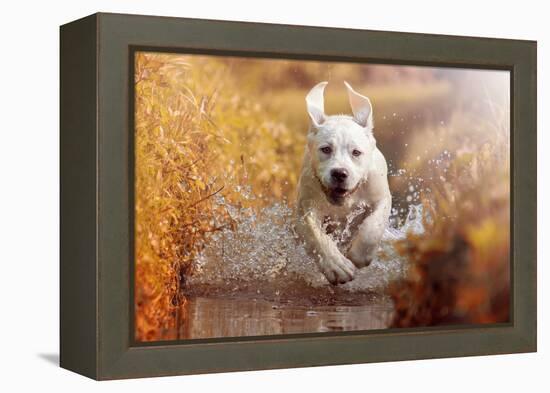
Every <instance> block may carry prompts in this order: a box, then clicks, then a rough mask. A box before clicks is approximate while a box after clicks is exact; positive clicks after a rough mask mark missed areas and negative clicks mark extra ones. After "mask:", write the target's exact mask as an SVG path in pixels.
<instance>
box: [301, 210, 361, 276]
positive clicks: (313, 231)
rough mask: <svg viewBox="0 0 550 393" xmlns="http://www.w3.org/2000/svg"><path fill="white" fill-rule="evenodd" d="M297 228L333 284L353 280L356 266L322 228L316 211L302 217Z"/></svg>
mask: <svg viewBox="0 0 550 393" xmlns="http://www.w3.org/2000/svg"><path fill="white" fill-rule="evenodd" d="M296 230H297V232H298V233H299V234H300V236H301V237H302V238H303V239H304V241H305V243H306V247H307V249H308V251H309V252H310V253H311V254H314V255H315V256H316V257H317V262H318V265H319V268H320V269H321V271H322V272H323V274H324V275H325V277H326V278H327V280H328V281H329V282H330V283H331V284H333V285H335V284H343V283H346V282H348V281H351V280H353V276H354V274H355V266H354V265H353V263H352V262H351V261H349V260H348V259H347V258H346V257H345V256H344V255H342V253H341V252H340V250H338V247H337V246H336V244H335V243H334V241H333V240H332V239H331V238H330V236H328V235H327V234H326V233H325V232H324V231H323V230H322V227H321V222H320V220H319V219H318V218H317V217H316V216H315V214H314V213H312V212H308V213H306V214H305V215H303V216H302V217H300V218H299V219H298V222H297V225H296Z"/></svg>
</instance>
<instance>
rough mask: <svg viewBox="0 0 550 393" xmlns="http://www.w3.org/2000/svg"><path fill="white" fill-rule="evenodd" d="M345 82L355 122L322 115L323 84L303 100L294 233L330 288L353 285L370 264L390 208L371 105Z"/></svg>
mask: <svg viewBox="0 0 550 393" xmlns="http://www.w3.org/2000/svg"><path fill="white" fill-rule="evenodd" d="M344 83H345V85H346V88H347V90H348V95H349V102H350V105H351V109H352V112H353V117H352V116H347V115H333V116H328V115H325V111H324V100H323V91H324V89H325V86H326V85H327V82H321V83H319V84H318V85H316V86H315V87H314V88H313V89H311V91H310V92H309V93H308V95H307V96H306V104H307V111H308V113H309V116H310V118H311V127H310V130H309V134H308V142H307V147H306V151H305V155H304V162H303V167H302V173H301V175H300V181H299V184H298V203H297V214H298V216H297V222H296V230H297V233H298V234H299V235H300V237H301V238H302V239H303V241H304V242H305V244H306V248H307V249H308V252H309V253H311V254H312V255H314V256H315V257H316V259H317V260H318V265H319V268H320V269H321V271H322V272H323V273H324V275H325V277H326V278H327V280H328V281H329V282H330V283H332V284H337V283H345V282H347V281H350V280H352V279H353V277H354V274H355V270H356V268H361V267H364V266H367V265H368V264H369V263H370V262H371V260H372V258H373V257H374V254H375V253H376V251H377V248H378V244H379V242H380V240H381V238H382V235H383V233H384V230H385V228H386V226H387V224H388V219H389V214H390V209H391V194H390V189H389V186H388V178H387V173H388V167H387V164H386V160H385V158H384V156H383V155H382V153H381V152H380V150H378V149H377V147H376V141H375V139H374V136H373V134H372V130H373V119H372V106H371V103H370V101H369V99H368V98H367V97H364V96H362V95H361V94H359V93H357V92H355V91H354V90H353V89H352V87H351V86H350V85H349V84H348V83H347V82H344ZM335 234H339V236H335Z"/></svg>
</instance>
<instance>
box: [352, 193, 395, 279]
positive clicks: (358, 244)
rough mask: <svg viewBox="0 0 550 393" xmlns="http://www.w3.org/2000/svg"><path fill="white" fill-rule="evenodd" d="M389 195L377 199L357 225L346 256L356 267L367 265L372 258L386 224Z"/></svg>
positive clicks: (388, 214)
mask: <svg viewBox="0 0 550 393" xmlns="http://www.w3.org/2000/svg"><path fill="white" fill-rule="evenodd" d="M390 209H391V197H389V198H384V199H383V200H381V201H379V202H378V203H377V204H376V205H375V207H374V210H373V211H372V213H371V214H370V215H369V216H368V217H366V218H365V219H364V220H363V222H362V223H361V224H360V225H359V228H358V230H357V233H356V234H355V237H354V238H353V240H352V241H351V246H350V248H349V251H348V253H347V255H346V256H347V257H348V258H349V259H350V260H351V261H352V262H353V263H354V265H355V266H356V267H358V268H362V267H365V266H368V265H369V264H370V263H371V261H372V259H373V258H374V256H375V254H376V251H377V249H378V245H379V243H380V240H381V239H382V235H383V234H384V230H385V229H386V226H387V225H388V219H389V216H390Z"/></svg>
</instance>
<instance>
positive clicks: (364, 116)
mask: <svg viewBox="0 0 550 393" xmlns="http://www.w3.org/2000/svg"><path fill="white" fill-rule="evenodd" d="M344 84H345V85H346V88H347V89H348V97H349V104H350V106H351V110H352V112H353V118H354V119H355V121H356V122H357V123H358V124H359V125H361V126H363V127H365V128H369V129H372V127H373V126H374V123H373V120H372V105H371V103H370V100H369V99H368V98H367V97H365V96H363V95H361V94H359V93H357V92H356V91H355V90H353V88H352V87H351V86H350V84H349V83H348V82H346V81H344Z"/></svg>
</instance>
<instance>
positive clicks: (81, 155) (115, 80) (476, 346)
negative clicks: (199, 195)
mask: <svg viewBox="0 0 550 393" xmlns="http://www.w3.org/2000/svg"><path fill="white" fill-rule="evenodd" d="M137 49H149V50H157V51H169V52H186V53H218V54H227V55H240V56H261V57H283V58H300V59H319V60H340V61H355V62H362V61H363V62H364V61H369V62H376V63H391V64H415V65H435V66H450V67H472V68H488V69H507V70H510V71H511V88H512V89H511V91H512V115H511V118H512V133H511V134H512V135H511V138H512V246H513V247H512V266H511V269H512V288H513V291H512V293H513V301H512V305H513V310H512V321H511V322H510V323H509V324H503V325H492V326H467V327H448V328H427V329H426V328H425V329H390V330H380V331H371V332H347V333H339V334H332V335H327V334H305V335H292V336H285V335H283V336H269V337H242V338H232V339H219V340H217V339H212V340H197V341H193V340H189V341H186V342H176V343H157V344H155V345H144V344H139V343H135V342H133V339H132V337H133V324H132V323H133V317H132V313H131V306H130V305H131V304H132V303H133V302H132V301H131V299H132V298H131V296H132V279H133V276H132V274H131V273H132V266H133V259H132V244H133V236H132V234H133V231H132V225H133V204H132V203H131V201H132V197H133V165H132V162H133V161H132V160H133V151H132V150H133V149H132V147H133V145H132V140H133V139H132V138H133V127H132V116H131V115H130V113H131V110H132V108H133V105H132V101H131V99H132V91H131V87H130V86H131V83H130V81H131V78H132V77H133V63H131V61H132V58H133V57H132V56H133V53H134V51H135V50H137ZM60 144H61V269H60V270H61V361H60V362H61V366H62V367H64V368H67V369H70V370H73V371H76V372H78V373H81V374H83V375H86V376H89V377H91V378H95V379H115V378H133V377H145V376H160V375H174V374H194V373H206V372H221V371H235V370H256V369H273V368H285V367H303V366H320V365H329V364H351V363H364V362H376V361H392V360H406V359H425V358H438V357H454V356H470V355H489V354H502V353H517V352H531V351H536V336H537V335H536V324H537V322H536V309H537V307H536V219H537V218H536V187H537V175H536V42H532V41H520V40H502V39H488V38H470V37H453V36H442V35H426V34H410V33H393V32H380V31H363V30H349V29H329V28H318V27H300V26H287V25H271V24H255V23H237V22H222V21H206V20H194V19H180V18H166V17H150V16H133V15H119V14H95V15H91V16H89V17H86V18H84V19H81V20H78V21H75V22H72V23H69V24H67V25H64V26H62V27H61V140H60Z"/></svg>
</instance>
